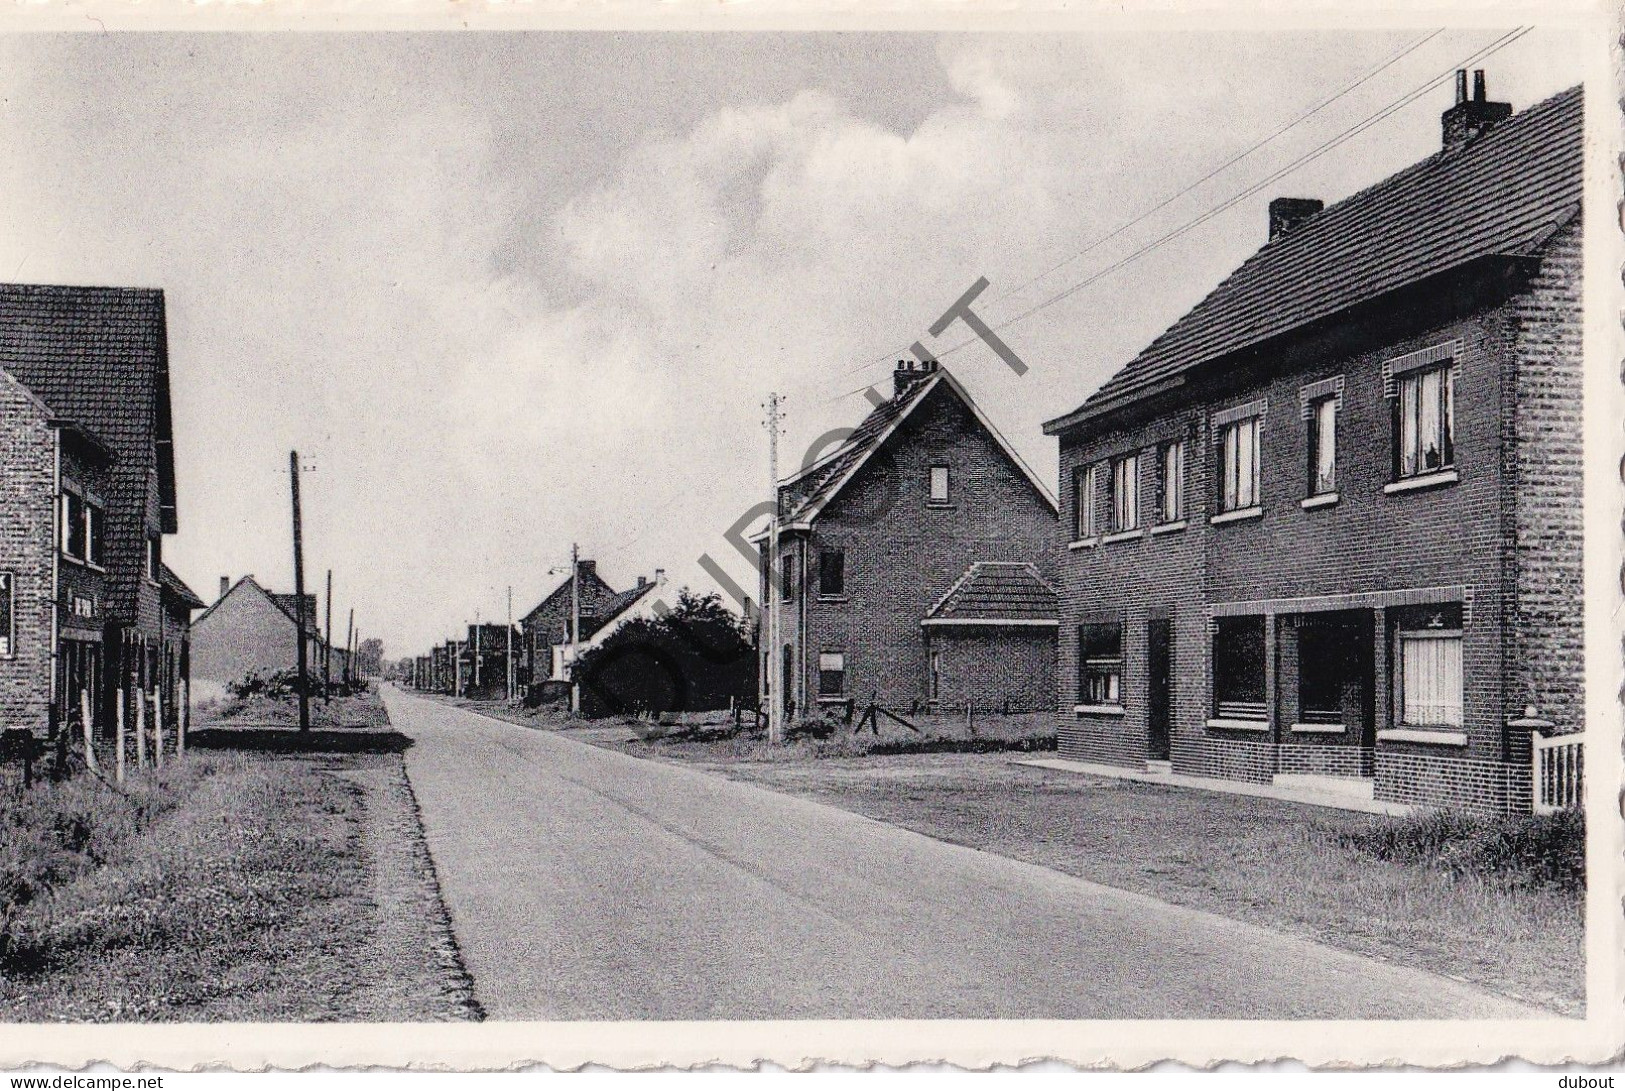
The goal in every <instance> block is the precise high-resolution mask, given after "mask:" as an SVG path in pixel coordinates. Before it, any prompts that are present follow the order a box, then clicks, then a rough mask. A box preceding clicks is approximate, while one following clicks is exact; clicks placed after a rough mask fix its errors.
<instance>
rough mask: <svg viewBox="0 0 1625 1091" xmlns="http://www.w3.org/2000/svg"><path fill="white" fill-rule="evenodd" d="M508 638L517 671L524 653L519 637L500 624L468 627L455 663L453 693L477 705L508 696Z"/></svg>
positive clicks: (518, 633) (519, 634)
mask: <svg viewBox="0 0 1625 1091" xmlns="http://www.w3.org/2000/svg"><path fill="white" fill-rule="evenodd" d="M510 633H511V636H512V640H513V643H512V649H513V657H514V664H515V667H516V669H517V667H518V664H519V661H520V657H521V655H522V654H523V652H524V643H523V634H521V633H520V632H519V631H518V630H517V629H515V630H509V628H508V627H507V626H506V625H503V624H501V623H500V622H481V623H480V624H478V625H470V626H469V627H468V636H467V639H465V640H464V641H463V642H462V644H461V649H462V655H461V656H460V658H459V659H458V661H457V667H458V685H457V693H458V694H459V695H460V696H463V697H472V698H474V699H476V700H480V701H496V700H501V699H502V698H504V697H506V696H507V695H508V649H509V647H510V645H509V636H510Z"/></svg>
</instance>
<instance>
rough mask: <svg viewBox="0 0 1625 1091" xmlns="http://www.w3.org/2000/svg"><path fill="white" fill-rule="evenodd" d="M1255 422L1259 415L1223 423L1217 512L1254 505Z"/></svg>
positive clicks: (1256, 483)
mask: <svg viewBox="0 0 1625 1091" xmlns="http://www.w3.org/2000/svg"><path fill="white" fill-rule="evenodd" d="M1258 425H1259V418H1257V417H1245V418H1243V419H1242V420H1238V421H1232V422H1231V423H1229V424H1227V425H1225V426H1224V432H1223V433H1222V436H1221V438H1220V444H1221V446H1222V451H1221V462H1222V470H1223V472H1222V473H1221V474H1220V476H1219V510H1220V511H1244V510H1246V509H1247V508H1254V507H1257V506H1258Z"/></svg>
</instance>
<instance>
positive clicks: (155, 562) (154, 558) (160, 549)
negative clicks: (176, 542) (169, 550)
mask: <svg viewBox="0 0 1625 1091" xmlns="http://www.w3.org/2000/svg"><path fill="white" fill-rule="evenodd" d="M163 565H164V540H163V538H162V537H161V536H160V535H157V534H149V535H147V579H149V580H151V581H152V582H153V583H157V582H158V577H159V575H160V574H161V573H162V571H163Z"/></svg>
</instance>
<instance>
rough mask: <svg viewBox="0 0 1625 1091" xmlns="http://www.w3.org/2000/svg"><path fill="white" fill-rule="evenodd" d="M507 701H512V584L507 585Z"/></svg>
mask: <svg viewBox="0 0 1625 1091" xmlns="http://www.w3.org/2000/svg"><path fill="white" fill-rule="evenodd" d="M508 700H510V701H511V700H513V584H511V583H510V584H509V585H508Z"/></svg>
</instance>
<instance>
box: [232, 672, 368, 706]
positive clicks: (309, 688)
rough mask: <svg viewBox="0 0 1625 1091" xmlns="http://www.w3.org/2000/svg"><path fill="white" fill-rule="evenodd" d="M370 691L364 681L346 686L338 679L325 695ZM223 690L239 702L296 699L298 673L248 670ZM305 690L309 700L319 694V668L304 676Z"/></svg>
mask: <svg viewBox="0 0 1625 1091" xmlns="http://www.w3.org/2000/svg"><path fill="white" fill-rule="evenodd" d="M369 688H370V687H369V686H368V683H367V682H366V680H365V679H361V678H354V679H351V680H350V681H349V682H348V683H346V682H345V681H344V680H343V679H342V678H340V679H336V680H334V682H333V683H332V685H330V686H329V687H328V693H329V694H330V695H331V696H333V697H354V696H355V695H356V694H359V693H366V692H368V690H369ZM226 689H228V690H230V691H231V695H232V696H233V697H235V698H237V699H238V700H239V701H247V700H250V699H252V698H255V697H263V698H265V699H267V700H271V701H284V700H288V699H291V698H294V697H297V696H299V672H298V671H297V670H282V671H276V672H274V673H272V674H268V675H262V674H260V672H259V671H249V672H248V673H247V674H245V675H244V676H243V677H241V678H239V679H238V680H237V681H235V682H232V683H229V684H228V685H227V686H226ZM305 691H306V694H307V695H308V696H310V697H320V696H321V695H322V672H321V671H320V670H319V669H313V670H309V671H307V672H306V673H305Z"/></svg>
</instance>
